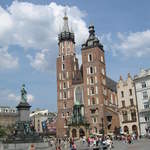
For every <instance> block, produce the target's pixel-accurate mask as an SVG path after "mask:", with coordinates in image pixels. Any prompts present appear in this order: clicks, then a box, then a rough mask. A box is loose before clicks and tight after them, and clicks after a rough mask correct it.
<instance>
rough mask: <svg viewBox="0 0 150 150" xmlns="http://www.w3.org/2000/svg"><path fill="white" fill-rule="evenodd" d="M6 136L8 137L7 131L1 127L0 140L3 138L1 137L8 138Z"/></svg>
mask: <svg viewBox="0 0 150 150" xmlns="http://www.w3.org/2000/svg"><path fill="white" fill-rule="evenodd" d="M6 135H7V133H6V129H5V128H3V127H0V138H1V137H4V136H6Z"/></svg>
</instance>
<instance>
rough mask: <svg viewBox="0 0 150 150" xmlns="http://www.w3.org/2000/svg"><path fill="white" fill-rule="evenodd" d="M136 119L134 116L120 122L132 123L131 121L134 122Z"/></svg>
mask: <svg viewBox="0 0 150 150" xmlns="http://www.w3.org/2000/svg"><path fill="white" fill-rule="evenodd" d="M136 121H137V119H136V118H135V119H132V120H124V121H122V123H132V122H136Z"/></svg>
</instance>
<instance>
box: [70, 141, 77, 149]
mask: <svg viewBox="0 0 150 150" xmlns="http://www.w3.org/2000/svg"><path fill="white" fill-rule="evenodd" d="M71 150H77V146H76V144H75V143H74V142H73V144H72V149H71Z"/></svg>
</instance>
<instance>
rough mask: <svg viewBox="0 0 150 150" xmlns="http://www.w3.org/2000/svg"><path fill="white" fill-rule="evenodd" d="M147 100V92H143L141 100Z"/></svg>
mask: <svg viewBox="0 0 150 150" xmlns="http://www.w3.org/2000/svg"><path fill="white" fill-rule="evenodd" d="M147 98H148V94H147V91H145V92H143V99H147Z"/></svg>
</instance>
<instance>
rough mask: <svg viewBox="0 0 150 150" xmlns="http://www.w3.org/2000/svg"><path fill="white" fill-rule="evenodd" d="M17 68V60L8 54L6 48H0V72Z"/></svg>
mask: <svg viewBox="0 0 150 150" xmlns="http://www.w3.org/2000/svg"><path fill="white" fill-rule="evenodd" d="M17 67H18V58H16V57H13V56H12V55H11V54H9V53H8V48H7V47H3V48H0V70H4V69H13V68H17Z"/></svg>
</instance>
